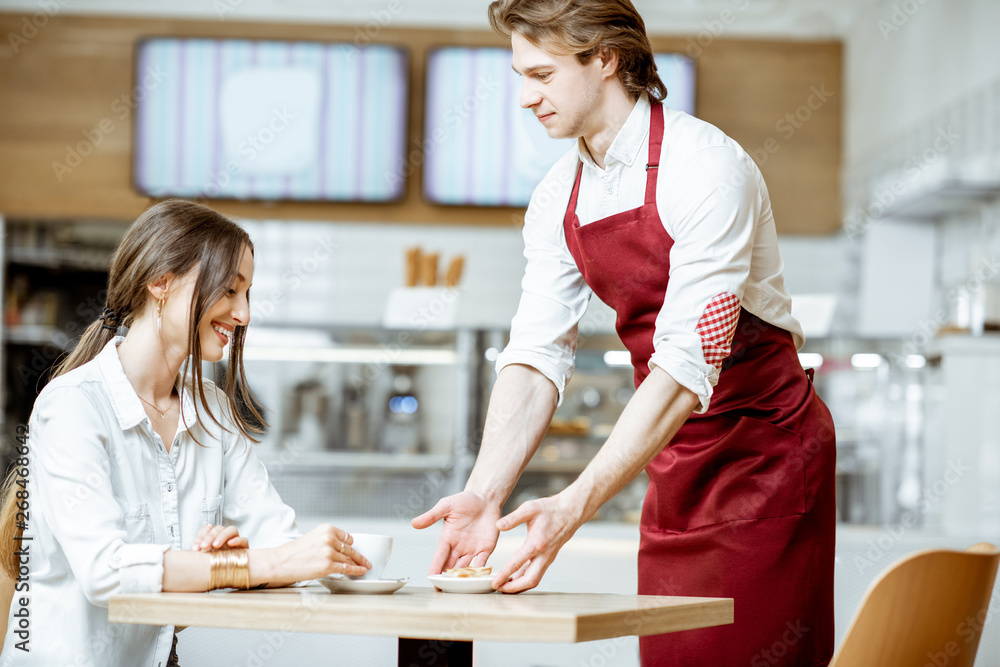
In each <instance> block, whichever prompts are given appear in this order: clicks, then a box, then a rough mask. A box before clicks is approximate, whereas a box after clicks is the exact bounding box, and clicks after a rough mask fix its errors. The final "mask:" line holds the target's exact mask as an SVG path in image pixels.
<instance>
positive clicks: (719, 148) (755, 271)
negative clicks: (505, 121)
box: [496, 96, 804, 413]
mask: <svg viewBox="0 0 1000 667" xmlns="http://www.w3.org/2000/svg"><path fill="white" fill-rule="evenodd" d="M663 113H664V130H663V132H664V136H663V147H662V151H661V154H660V167H659V176H658V179H657V184H656V204H657V208H658V210H659V214H660V219H661V221H662V223H663V227H664V229H665V230H666V232H667V234H669V235H670V237H671V238H672V239H673V240H674V245H673V247H672V248H671V250H670V280H669V282H668V286H667V290H666V295H665V297H664V302H663V307H662V309H661V310H660V311H659V314H658V316H657V318H656V324H655V332H654V333H653V349H654V352H653V355H652V358H651V359H650V362H649V366H650V368H653V367H654V366H659V367H660V368H662V369H663V370H665V371H666V372H667V373H669V374H670V376H671V377H672V378H673V379H674V380H676V381H677V382H678V383H679V384H681V385H682V386H684V387H686V388H687V389H690V390H691V391H692V392H694V393H695V394H697V396H698V397H699V399H700V401H701V406H700V408H698V409H697V410H696V412H698V413H702V412H704V411H705V410H707V409H708V406H709V402H710V400H711V396H712V389H713V387H714V386H715V384H716V383H717V382H718V379H719V366H720V365H721V361H722V357H724V356H725V355H726V354H728V341H722V349H721V350H720V347H719V345H718V344H717V343H719V341H715V343H713V342H711V341H708V340H706V339H703V336H702V334H701V333H700V332H703V331H704V330H705V329H704V322H705V319H703V318H706V317H707V315H706V312H707V311H710V310H711V309H710V308H709V306H710V305H712V304H715V305H716V306H717V305H718V304H719V303H720V299H721V300H722V303H728V304H733V303H734V304H736V305H737V306H738V305H742V307H743V308H746V309H747V310H748V311H750V312H751V313H753V314H754V315H757V316H758V317H760V318H761V319H763V320H765V321H767V322H769V323H771V324H773V325H775V326H777V327H779V328H781V329H785V330H786V331H789V332H790V333H791V334H792V336H793V339H794V341H795V345H796V347H801V346H802V343H803V342H804V339H803V336H802V329H801V327H800V326H799V323H798V322H797V321H796V320H795V318H793V317H792V314H791V298H790V297H789V295H788V293H787V292H786V291H785V287H784V281H783V279H782V275H781V271H782V262H781V256H780V255H779V254H778V237H777V232H776V231H775V227H774V217H773V216H772V214H771V202H770V200H769V199H768V195H767V188H766V187H765V185H764V179H763V178H762V177H761V174H760V171H759V170H758V169H757V165H756V164H755V163H754V162H753V160H751V159H750V157H749V156H748V155H747V154H746V152H745V151H744V150H743V149H742V148H740V146H739V144H737V143H736V142H735V141H733V140H732V139H730V138H729V137H727V136H726V135H725V134H724V133H723V132H721V131H720V130H719V129H718V128H716V127H715V126H713V125H710V124H708V123H706V122H704V121H701V120H698V119H697V118H694V117H692V116H689V115H687V114H685V113H683V112H681V111H675V110H673V109H669V108H667V107H664V109H663ZM649 118H650V105H649V100H648V98H647V97H646V96H642V97H641V98H640V99H639V100H638V102H637V103H636V105H635V107H634V108H633V110H632V112H631V114H630V115H629V117H628V119H627V120H626V122H625V124H624V125H623V126H622V128H621V130H620V131H619V132H618V135H617V136H616V137H615V139H614V141H613V142H612V143H611V146H610V148H609V149H608V151H607V154H606V156H605V159H604V162H605V168H604V169H601V168H600V167H598V166H597V164H595V163H594V161H593V159H592V158H591V157H590V154H589V152H588V151H587V149H586V146H585V143H584V142H583V140H582V139H581V140H580V141H579V142H578V145H577V146H576V147H574V148H572V149H571V150H570V151H568V152H567V153H566V155H564V156H563V157H562V158H560V160H559V161H558V162H557V163H556V164H555V165H554V166H553V167H552V169H551V170H550V171H549V173H548V174H547V175H546V176H545V178H544V179H543V180H542V182H541V183H540V184H539V185H538V187H537V188H536V189H535V191H534V194H533V195H532V197H531V202H530V203H529V205H528V211H527V214H526V216H525V224H524V230H523V235H524V255H525V258H526V259H527V267H526V269H525V273H524V279H523V281H522V283H521V287H522V295H521V301H520V304H519V306H518V309H517V313H516V314H515V316H514V319H513V322H512V323H511V335H510V343H509V344H508V346H507V347H506V349H504V351H503V352H502V353H501V354H500V356H499V357H498V358H497V365H496V367H497V371H498V372H499V371H500V369H502V368H503V367H504V366H507V365H510V364H525V365H527V366H531V367H533V368H535V369H537V370H538V371H539V372H541V373H542V374H543V375H545V376H546V377H547V378H548V379H549V380H551V381H552V383H553V384H554V385H555V386H556V389H557V390H558V391H559V402H560V403H561V402H562V397H563V391H564V389H565V386H566V382H568V381H569V379H570V377H571V376H572V374H573V368H574V365H573V358H574V355H575V352H576V344H577V325H578V323H579V321H580V318H581V317H582V316H583V314H584V312H585V311H586V309H587V303H588V302H589V300H590V297H591V294H592V292H591V290H590V288H589V287H588V286H587V284H586V283H585V282H584V280H583V276H581V275H580V271H579V269H578V268H577V265H576V262H575V261H574V259H573V256H572V255H571V254H570V252H569V249H568V248H567V246H566V237H565V232H564V230H563V217H564V215H565V213H566V207H567V205H568V203H569V198H570V194H571V191H572V189H573V181H574V179H575V177H576V170H577V166H578V165H579V163H580V162H581V161H582V162H583V173H582V176H581V183H580V192H579V197H578V202H577V208H576V214H577V216H578V217H579V220H580V225H586V224H589V223H592V222H594V221H596V220H600V219H602V218H606V217H609V216H611V215H614V214H615V213H619V212H622V211H626V210H629V209H633V208H637V207H639V206H642V204H643V198H644V194H645V188H646V173H647V172H646V162H647V158H648V155H649ZM733 295H734V296H735V299H733ZM737 299H738V301H736V300H737ZM699 322H702V326H701V327H699ZM733 325H734V326H735V320H733ZM731 335H732V332H731V331H730V332H729V336H730V338H731ZM706 356H708V357H709V360H708V361H706Z"/></svg>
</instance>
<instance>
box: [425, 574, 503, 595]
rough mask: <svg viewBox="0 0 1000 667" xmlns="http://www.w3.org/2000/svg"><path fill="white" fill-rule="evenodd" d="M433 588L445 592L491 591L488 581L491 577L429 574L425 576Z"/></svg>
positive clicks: (490, 580) (491, 587) (491, 579)
mask: <svg viewBox="0 0 1000 667" xmlns="http://www.w3.org/2000/svg"><path fill="white" fill-rule="evenodd" d="M427 578H428V579H429V580H430V582H431V583H432V584H434V588H437V589H439V590H442V591H444V592H445V593H492V592H493V586H492V585H491V583H490V582H492V581H493V577H492V576H489V577H464V578H462V577H449V576H448V575H445V574H431V575H428V577H427Z"/></svg>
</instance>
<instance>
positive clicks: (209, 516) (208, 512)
mask: <svg viewBox="0 0 1000 667" xmlns="http://www.w3.org/2000/svg"><path fill="white" fill-rule="evenodd" d="M201 523H202V525H203V526H221V525H222V494H219V495H216V496H206V497H205V498H202V499H201Z"/></svg>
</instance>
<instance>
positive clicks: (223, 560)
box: [208, 549, 250, 590]
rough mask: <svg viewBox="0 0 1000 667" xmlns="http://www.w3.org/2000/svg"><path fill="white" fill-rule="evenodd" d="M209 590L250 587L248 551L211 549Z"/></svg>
mask: <svg viewBox="0 0 1000 667" xmlns="http://www.w3.org/2000/svg"><path fill="white" fill-rule="evenodd" d="M209 558H210V561H209V563H210V567H209V576H208V588H209V590H215V589H216V588H242V589H244V590H246V589H249V588H250V552H249V550H247V549H224V550H222V551H213V552H212V553H211V554H210V556H209Z"/></svg>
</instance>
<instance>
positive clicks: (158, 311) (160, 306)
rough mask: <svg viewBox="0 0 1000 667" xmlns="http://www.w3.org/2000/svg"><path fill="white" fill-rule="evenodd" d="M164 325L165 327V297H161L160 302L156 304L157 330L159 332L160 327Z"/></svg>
mask: <svg viewBox="0 0 1000 667" xmlns="http://www.w3.org/2000/svg"><path fill="white" fill-rule="evenodd" d="M162 327H163V299H160V302H159V303H157V304H156V331H157V333H159V332H160V329H161V328H162Z"/></svg>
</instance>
